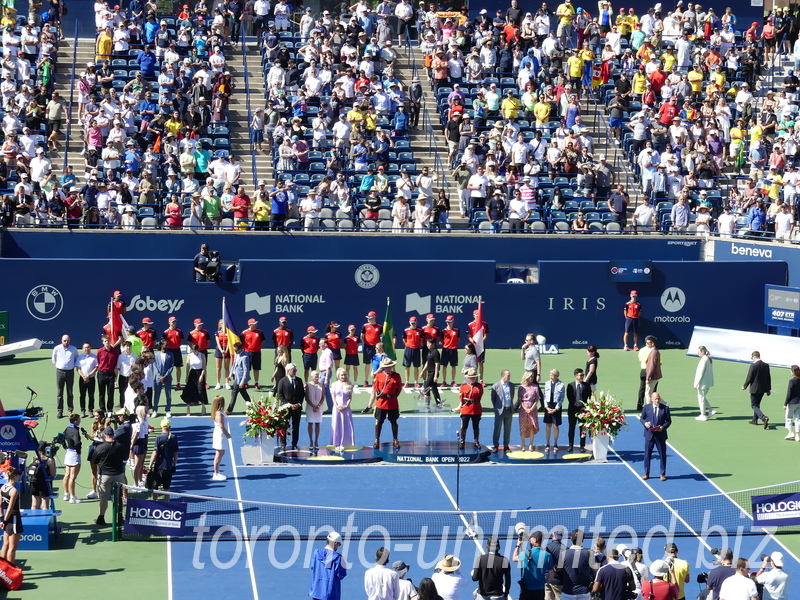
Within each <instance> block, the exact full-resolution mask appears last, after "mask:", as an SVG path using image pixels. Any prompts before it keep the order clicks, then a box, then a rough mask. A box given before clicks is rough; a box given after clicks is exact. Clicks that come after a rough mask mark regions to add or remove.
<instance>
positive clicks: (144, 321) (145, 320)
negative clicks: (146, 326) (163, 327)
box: [142, 317, 153, 323]
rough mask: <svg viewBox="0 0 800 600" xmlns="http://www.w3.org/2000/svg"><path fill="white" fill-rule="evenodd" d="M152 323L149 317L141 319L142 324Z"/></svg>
mask: <svg viewBox="0 0 800 600" xmlns="http://www.w3.org/2000/svg"><path fill="white" fill-rule="evenodd" d="M152 322H153V321H151V320H150V317H145V318H144V319H142V323H152Z"/></svg>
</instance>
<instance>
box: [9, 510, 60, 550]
mask: <svg viewBox="0 0 800 600" xmlns="http://www.w3.org/2000/svg"><path fill="white" fill-rule="evenodd" d="M59 514H60V511H56V510H23V511H22V529H23V531H22V535H21V536H20V539H19V549H20V550H49V549H50V545H51V544H52V543H53V542H55V539H56V537H57V536H58V524H57V521H56V517H57V516H58V515H59Z"/></svg>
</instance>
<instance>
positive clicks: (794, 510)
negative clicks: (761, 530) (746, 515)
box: [752, 493, 800, 527]
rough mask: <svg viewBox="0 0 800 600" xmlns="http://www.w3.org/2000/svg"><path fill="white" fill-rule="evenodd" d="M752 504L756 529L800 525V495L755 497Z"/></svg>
mask: <svg viewBox="0 0 800 600" xmlns="http://www.w3.org/2000/svg"><path fill="white" fill-rule="evenodd" d="M752 502H753V525H755V526H756V527H785V526H787V525H800V494H796V493H795V494H776V495H771V496H753V498H752Z"/></svg>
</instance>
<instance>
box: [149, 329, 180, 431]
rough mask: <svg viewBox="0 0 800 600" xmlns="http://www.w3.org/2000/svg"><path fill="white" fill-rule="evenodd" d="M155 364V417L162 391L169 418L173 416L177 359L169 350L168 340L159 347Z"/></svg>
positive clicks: (162, 341) (153, 416) (154, 416)
mask: <svg viewBox="0 0 800 600" xmlns="http://www.w3.org/2000/svg"><path fill="white" fill-rule="evenodd" d="M154 361H155V362H154V363H153V371H154V373H153V415H152V418H154V419H155V418H156V415H157V414H158V399H159V398H160V397H161V390H164V394H165V395H166V397H167V411H166V412H167V418H168V419H169V418H171V417H172V414H171V413H170V411H171V410H172V370H173V369H174V368H175V359H174V358H172V353H171V352H170V351H169V350H167V340H161V342H160V343H159V345H158V352H156V353H155V356H154Z"/></svg>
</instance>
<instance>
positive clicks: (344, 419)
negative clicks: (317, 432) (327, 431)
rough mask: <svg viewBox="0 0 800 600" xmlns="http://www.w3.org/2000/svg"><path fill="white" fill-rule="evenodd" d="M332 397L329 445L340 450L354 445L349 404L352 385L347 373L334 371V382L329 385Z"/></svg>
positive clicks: (351, 396) (342, 370) (351, 414)
mask: <svg viewBox="0 0 800 600" xmlns="http://www.w3.org/2000/svg"><path fill="white" fill-rule="evenodd" d="M331 396H333V413H332V414H331V444H333V446H334V447H335V448H338V449H340V450H341V449H342V448H344V447H345V446H352V445H353V444H355V436H354V435H353V411H352V410H350V402H351V401H352V400H353V385H352V384H351V383H350V380H349V379H347V371H345V370H344V369H341V368H340V369H337V370H336V381H334V382H333V384H331Z"/></svg>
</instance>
